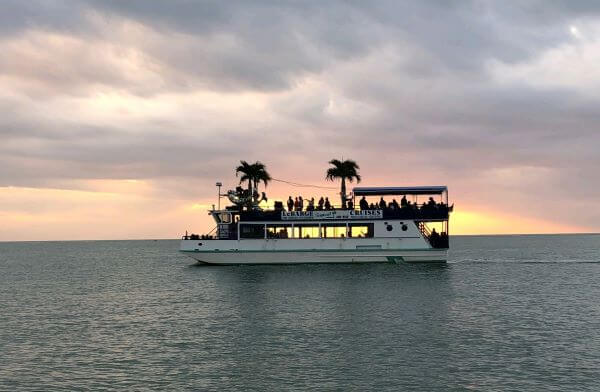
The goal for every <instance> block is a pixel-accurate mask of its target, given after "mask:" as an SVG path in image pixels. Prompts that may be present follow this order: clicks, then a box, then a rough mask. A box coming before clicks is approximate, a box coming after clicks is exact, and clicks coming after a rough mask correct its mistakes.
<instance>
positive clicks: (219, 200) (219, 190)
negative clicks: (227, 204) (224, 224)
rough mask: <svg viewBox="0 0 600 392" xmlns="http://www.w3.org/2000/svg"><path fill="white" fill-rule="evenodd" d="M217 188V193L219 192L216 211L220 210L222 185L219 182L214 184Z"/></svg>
mask: <svg viewBox="0 0 600 392" xmlns="http://www.w3.org/2000/svg"><path fill="white" fill-rule="evenodd" d="M215 185H216V186H217V188H218V192H219V199H218V210H219V211H220V210H221V187H222V186H223V183H221V181H217V183H216V184H215Z"/></svg>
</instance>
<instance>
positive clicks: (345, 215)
mask: <svg viewBox="0 0 600 392" xmlns="http://www.w3.org/2000/svg"><path fill="white" fill-rule="evenodd" d="M382 218H383V211H382V210H362V211H354V210H324V211H323V210H316V211H281V220H321V219H324V220H325V219H333V220H335V219H382Z"/></svg>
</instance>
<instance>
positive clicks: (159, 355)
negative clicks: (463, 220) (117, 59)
mask: <svg viewBox="0 0 600 392" xmlns="http://www.w3.org/2000/svg"><path fill="white" fill-rule="evenodd" d="M599 240H600V236H524V237H519V236H506V237H457V238H453V239H452V251H451V255H450V256H451V262H450V263H449V264H448V265H441V266H440V265H410V264H399V265H395V264H378V265H367V264H363V265H295V266H281V265H278V266H229V267H211V266H201V267H198V266H197V264H195V263H194V262H193V261H192V260H191V259H187V258H185V257H184V256H180V255H179V254H177V252H176V249H177V245H178V244H177V241H158V242H154V241H98V242H69V243H64V242H63V243H60V242H55V243H0V301H1V302H0V306H1V307H2V309H3V311H2V312H1V313H0V325H1V326H2V328H0V349H1V351H2V354H3V355H2V356H1V358H0V389H6V390H15V389H19V390H24V389H32V390H33V389H77V388H80V387H81V386H82V385H86V386H87V387H88V388H90V389H99V388H119V389H125V388H128V389H150V390H164V389H184V388H189V389H194V390H223V389H237V390H263V389H266V390H273V389H276V390H281V389H284V390H286V389H315V388H321V389H337V390H365V389H370V390H398V389H417V390H448V389H456V390H463V389H468V390H506V389H518V390H536V391H537V390H553V389H554V390H564V389H565V386H567V387H568V388H569V389H575V390H585V389H589V390H593V389H594V388H595V386H596V385H597V382H596V380H595V376H596V373H597V368H598V367H600V354H599V353H600V332H598V331H599V329H598V325H597V324H598V322H597V320H599V319H600V305H598V301H597V298H598V297H599V295H600V289H599V288H598V287H599V286H598V284H597V282H598V279H599V278H600V271H599V268H600V266H599V265H598V264H596V263H598V262H599V261H600V255H599V251H598V249H600V246H599V245H600V241H599Z"/></svg>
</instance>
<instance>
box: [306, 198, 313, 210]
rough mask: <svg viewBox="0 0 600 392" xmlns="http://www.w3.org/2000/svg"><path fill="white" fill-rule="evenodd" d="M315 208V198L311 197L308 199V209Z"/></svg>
mask: <svg viewBox="0 0 600 392" xmlns="http://www.w3.org/2000/svg"><path fill="white" fill-rule="evenodd" d="M314 209H315V198H314V197H311V198H310V200H309V201H308V207H306V211H312V210H314Z"/></svg>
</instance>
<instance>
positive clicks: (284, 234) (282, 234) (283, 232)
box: [279, 229, 288, 238]
mask: <svg viewBox="0 0 600 392" xmlns="http://www.w3.org/2000/svg"><path fill="white" fill-rule="evenodd" d="M279 238H288V234H287V230H286V229H281V230H279Z"/></svg>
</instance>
